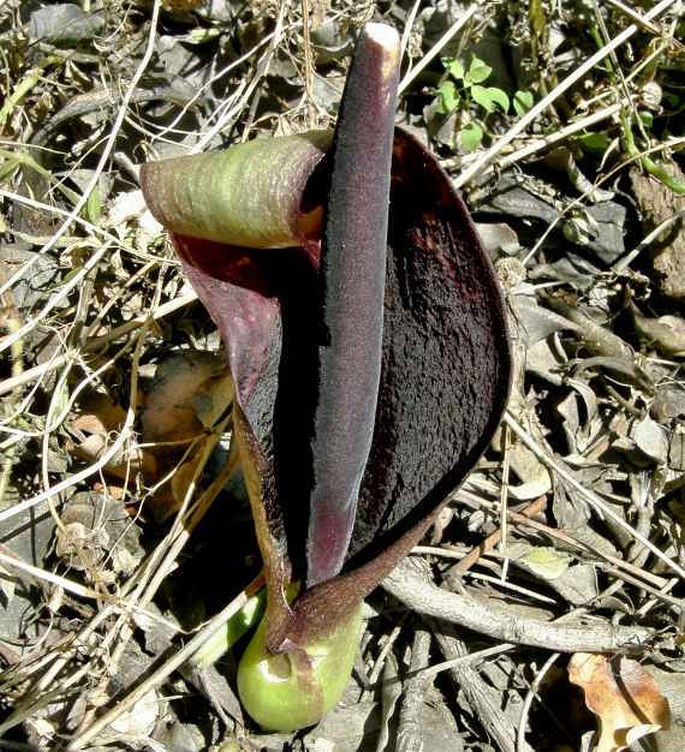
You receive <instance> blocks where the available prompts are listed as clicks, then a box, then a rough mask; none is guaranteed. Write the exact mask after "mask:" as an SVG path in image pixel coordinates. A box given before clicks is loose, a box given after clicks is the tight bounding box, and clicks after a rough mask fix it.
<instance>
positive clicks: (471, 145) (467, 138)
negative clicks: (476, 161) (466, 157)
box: [459, 123, 483, 152]
mask: <svg viewBox="0 0 685 752" xmlns="http://www.w3.org/2000/svg"><path fill="white" fill-rule="evenodd" d="M459 140H460V141H461V145H462V147H463V149H464V151H466V152H472V151H475V150H476V149H477V148H478V147H479V146H480V144H481V141H482V140H483V129H482V128H481V127H480V125H478V123H467V124H466V125H465V126H464V127H463V128H462V129H461V132H460V133H459Z"/></svg>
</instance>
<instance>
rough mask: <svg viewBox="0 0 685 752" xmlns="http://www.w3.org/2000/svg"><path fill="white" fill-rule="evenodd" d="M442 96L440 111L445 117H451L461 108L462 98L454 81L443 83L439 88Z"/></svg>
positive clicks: (439, 93)
mask: <svg viewBox="0 0 685 752" xmlns="http://www.w3.org/2000/svg"><path fill="white" fill-rule="evenodd" d="M438 95H439V96H440V103H439V110H440V113H441V114H443V115H449V114H450V113H452V112H454V111H455V110H456V109H457V107H458V106H459V102H460V100H461V97H460V96H459V92H458V91H457V87H456V85H455V83H454V81H443V82H442V83H441V84H440V87H439V88H438Z"/></svg>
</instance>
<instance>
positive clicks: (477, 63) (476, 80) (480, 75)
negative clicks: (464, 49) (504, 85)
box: [464, 57, 492, 86]
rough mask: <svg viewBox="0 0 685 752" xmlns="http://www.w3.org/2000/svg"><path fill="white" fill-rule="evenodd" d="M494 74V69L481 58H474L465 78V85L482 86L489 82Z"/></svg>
mask: <svg viewBox="0 0 685 752" xmlns="http://www.w3.org/2000/svg"><path fill="white" fill-rule="evenodd" d="M491 73H492V68H491V67H490V66H489V65H488V64H487V63H485V62H483V60H481V59H480V58H477V57H474V58H473V60H472V61H471V65H469V72H468V73H467V74H466V77H465V78H464V83H465V84H466V85H467V86H468V85H470V84H482V83H483V81H487V80H488V78H490V74H491Z"/></svg>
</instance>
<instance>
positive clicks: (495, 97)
mask: <svg viewBox="0 0 685 752" xmlns="http://www.w3.org/2000/svg"><path fill="white" fill-rule="evenodd" d="M471 96H472V97H473V101H474V102H476V103H477V104H479V105H480V106H481V107H482V108H483V109H484V110H485V111H486V112H488V113H492V112H495V110H496V109H497V107H500V108H501V109H502V112H507V110H508V109H509V97H508V96H507V95H506V94H505V92H503V91H502V90H501V89H498V88H497V87H495V86H481V85H480V84H474V85H473V86H472V87H471Z"/></svg>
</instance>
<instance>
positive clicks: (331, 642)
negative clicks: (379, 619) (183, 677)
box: [238, 603, 362, 733]
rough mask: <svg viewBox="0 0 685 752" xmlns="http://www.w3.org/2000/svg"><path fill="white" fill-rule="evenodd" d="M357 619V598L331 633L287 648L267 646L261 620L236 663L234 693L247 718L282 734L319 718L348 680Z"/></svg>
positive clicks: (356, 640)
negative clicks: (352, 609)
mask: <svg viewBox="0 0 685 752" xmlns="http://www.w3.org/2000/svg"><path fill="white" fill-rule="evenodd" d="M361 621H362V604H361V603H360V605H359V607H358V608H357V610H356V611H355V613H354V614H353V615H352V616H351V617H350V618H349V619H348V620H347V622H345V623H344V624H343V625H341V626H339V627H338V628H337V629H336V631H335V632H334V633H333V634H332V635H328V636H327V637H325V638H323V639H321V640H318V641H315V642H312V643H311V644H310V645H306V646H304V647H295V648H294V649H293V650H290V651H289V652H287V653H273V652H271V651H269V650H267V648H266V645H265V623H264V622H263V621H262V623H261V624H260V625H259V627H258V629H257V631H256V632H255V634H254V636H253V638H252V640H251V641H250V644H249V645H248V647H247V649H246V650H245V653H244V655H243V657H242V659H241V661H240V665H239V666H238V693H239V695H240V700H241V702H242V704H243V707H244V708H245V710H246V711H247V712H248V714H249V715H250V717H251V718H252V719H253V720H254V721H256V722H257V723H258V724H259V725H260V726H261V727H262V728H263V729H265V730H267V731H279V732H282V733H287V732H291V731H297V730H299V729H302V728H306V727H307V726H313V725H314V724H315V723H318V722H319V721H320V720H321V718H322V717H323V716H324V715H325V714H326V713H327V712H328V711H329V710H330V709H331V708H332V707H333V706H334V705H335V704H336V703H337V702H338V700H339V699H340V698H341V696H342V693H343V692H344V690H345V687H346V686H347V683H348V681H349V679H350V675H351V673H352V666H353V664H354V659H355V656H356V654H357V647H358V644H359V634H360V630H361Z"/></svg>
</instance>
